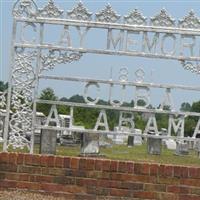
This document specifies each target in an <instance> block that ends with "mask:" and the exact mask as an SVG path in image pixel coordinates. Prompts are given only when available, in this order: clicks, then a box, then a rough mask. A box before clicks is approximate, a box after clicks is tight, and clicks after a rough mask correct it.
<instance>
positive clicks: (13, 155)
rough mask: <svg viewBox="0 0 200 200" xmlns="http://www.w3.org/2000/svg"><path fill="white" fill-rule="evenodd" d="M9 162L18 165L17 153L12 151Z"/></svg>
mask: <svg viewBox="0 0 200 200" xmlns="http://www.w3.org/2000/svg"><path fill="white" fill-rule="evenodd" d="M9 163H10V164H14V165H17V153H10V154H9Z"/></svg>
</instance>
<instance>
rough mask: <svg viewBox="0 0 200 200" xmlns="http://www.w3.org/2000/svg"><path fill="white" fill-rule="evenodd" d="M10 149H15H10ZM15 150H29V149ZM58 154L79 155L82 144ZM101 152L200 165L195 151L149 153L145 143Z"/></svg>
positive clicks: (117, 157) (59, 148) (110, 156)
mask: <svg viewBox="0 0 200 200" xmlns="http://www.w3.org/2000/svg"><path fill="white" fill-rule="evenodd" d="M9 151H13V150H12V149H9ZM14 151H17V152H28V151H27V150H25V151H22V150H14ZM34 153H39V146H37V145H36V146H35V149H34ZM56 154H57V155H63V156H79V154H80V146H78V145H77V146H75V147H67V146H57V150H56ZM100 154H101V156H103V157H105V158H108V159H114V160H133V161H139V162H149V163H162V164H177V165H193V166H200V158H198V157H197V155H196V153H195V152H194V151H190V153H189V155H186V156H176V155H174V151H172V150H168V149H166V148H162V153H161V155H149V154H148V153H147V146H146V145H145V144H143V145H141V146H133V147H131V148H130V147H127V146H126V145H114V146H112V147H107V148H105V147H104V148H102V147H101V149H100Z"/></svg>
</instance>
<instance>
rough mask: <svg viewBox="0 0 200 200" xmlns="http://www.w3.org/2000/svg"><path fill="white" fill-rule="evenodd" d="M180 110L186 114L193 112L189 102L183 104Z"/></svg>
mask: <svg viewBox="0 0 200 200" xmlns="http://www.w3.org/2000/svg"><path fill="white" fill-rule="evenodd" d="M180 110H181V111H184V112H189V111H191V105H190V104H189V103H188V102H183V103H182V104H181V108H180Z"/></svg>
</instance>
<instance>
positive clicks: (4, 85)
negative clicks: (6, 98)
mask: <svg viewBox="0 0 200 200" xmlns="http://www.w3.org/2000/svg"><path fill="white" fill-rule="evenodd" d="M7 88H8V83H4V82H3V81H0V92H4V91H5V90H7Z"/></svg>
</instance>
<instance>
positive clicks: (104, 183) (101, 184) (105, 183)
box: [97, 180, 110, 188]
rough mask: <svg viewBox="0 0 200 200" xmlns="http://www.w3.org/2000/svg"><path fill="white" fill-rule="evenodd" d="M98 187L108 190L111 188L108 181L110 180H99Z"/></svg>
mask: <svg viewBox="0 0 200 200" xmlns="http://www.w3.org/2000/svg"><path fill="white" fill-rule="evenodd" d="M97 186H98V187H107V188H109V187H110V181H108V180H98V181H97Z"/></svg>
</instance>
